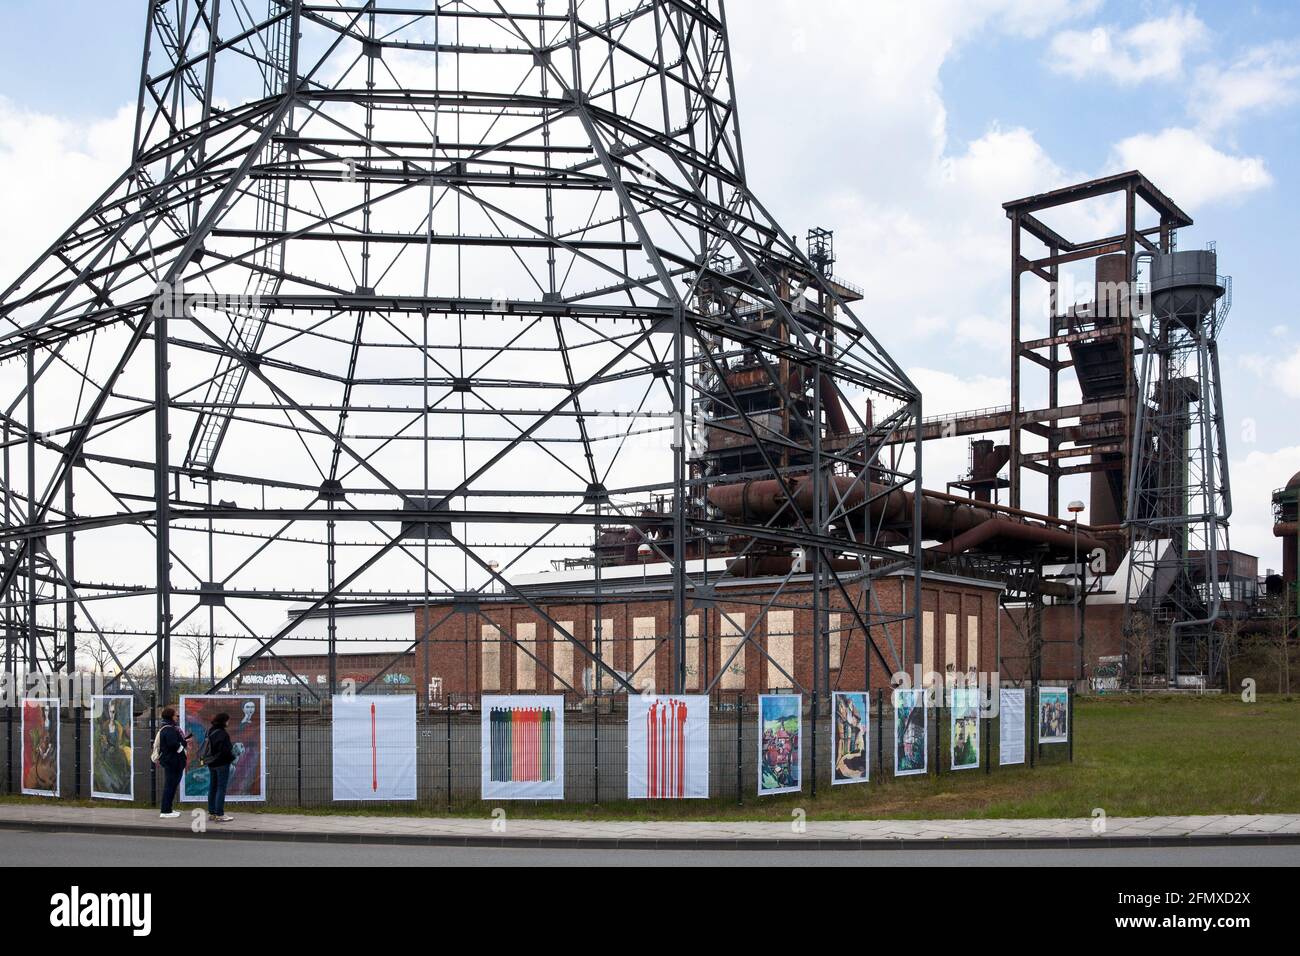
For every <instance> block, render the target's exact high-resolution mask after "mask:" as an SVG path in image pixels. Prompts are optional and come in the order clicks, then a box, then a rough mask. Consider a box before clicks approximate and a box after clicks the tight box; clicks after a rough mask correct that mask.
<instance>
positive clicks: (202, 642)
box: [172, 630, 212, 682]
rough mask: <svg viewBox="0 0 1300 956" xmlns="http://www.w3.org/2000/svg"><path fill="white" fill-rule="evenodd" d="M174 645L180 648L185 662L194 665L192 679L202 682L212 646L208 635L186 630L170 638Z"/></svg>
mask: <svg viewBox="0 0 1300 956" xmlns="http://www.w3.org/2000/svg"><path fill="white" fill-rule="evenodd" d="M172 641H173V642H174V644H175V645H176V646H177V647H179V648H180V651H181V654H182V655H184V658H185V660H187V661H189V663H191V664H193V665H194V679H195V680H197V681H200V682H202V680H203V675H204V674H205V673H207V667H208V661H209V660H210V659H211V653H212V645H211V643H210V641H209V638H208V635H206V634H200V633H199V632H198V631H195V630H187V631H184V632H182V633H179V634H174V635H173V636H172Z"/></svg>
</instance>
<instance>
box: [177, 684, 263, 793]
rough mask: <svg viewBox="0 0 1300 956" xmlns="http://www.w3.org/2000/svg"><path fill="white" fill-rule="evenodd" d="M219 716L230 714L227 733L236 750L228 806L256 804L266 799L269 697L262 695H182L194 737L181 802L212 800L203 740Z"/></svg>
mask: <svg viewBox="0 0 1300 956" xmlns="http://www.w3.org/2000/svg"><path fill="white" fill-rule="evenodd" d="M217 714H228V715H229V716H230V722H229V723H228V724H226V731H227V732H228V733H229V734H230V743H231V745H232V746H233V747H234V751H235V762H234V763H232V764H231V765H230V782H229V783H228V784H227V785H226V802H227V803H256V802H261V801H263V800H265V799H266V698H265V697H263V696H261V695H260V694H252V695H236V694H231V695H226V694H194V695H185V694H182V695H181V726H183V727H184V728H185V731H186V733H189V734H193V735H194V736H193V737H192V738H191V739H190V742H189V747H188V753H187V756H188V757H189V765H188V766H187V767H186V768H185V780H184V782H183V783H182V784H181V799H182V800H188V801H191V802H193V801H197V800H206V799H207V798H208V777H209V773H208V768H207V767H201V766H199V760H198V757H199V754H200V753H201V752H202V751H203V741H204V739H205V738H206V737H207V736H208V728H209V727H211V726H212V718H213V717H215V716H217Z"/></svg>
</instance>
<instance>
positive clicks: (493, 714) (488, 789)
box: [480, 694, 564, 800]
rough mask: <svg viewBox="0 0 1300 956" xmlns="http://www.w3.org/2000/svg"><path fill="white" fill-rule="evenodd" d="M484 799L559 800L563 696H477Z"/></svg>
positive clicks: (562, 741) (562, 765)
mask: <svg viewBox="0 0 1300 956" xmlns="http://www.w3.org/2000/svg"><path fill="white" fill-rule="evenodd" d="M480 748H481V751H482V771H481V792H482V794H483V799H484V800H563V799H564V698H563V697H562V696H558V695H557V696H547V697H525V696H518V695H516V696H509V697H506V696H494V695H491V694H486V695H484V697H483V723H482V740H481V742H480Z"/></svg>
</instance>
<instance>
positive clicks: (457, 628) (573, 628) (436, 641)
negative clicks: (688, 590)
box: [414, 566, 1001, 696]
mask: <svg viewBox="0 0 1300 956" xmlns="http://www.w3.org/2000/svg"><path fill="white" fill-rule="evenodd" d="M630 570H632V571H633V572H634V573H635V575H636V576H635V578H631V577H628V578H623V579H619V578H615V579H614V580H613V581H611V582H610V584H609V591H608V597H607V598H606V599H605V601H604V602H603V603H602V604H601V605H600V606H601V607H602V612H601V618H602V624H601V628H600V634H599V642H600V646H599V652H600V654H601V657H602V659H603V660H605V662H606V663H607V664H608V665H609V666H610V667H612V668H613V669H614V670H616V671H618V672H619V673H620V674H622V675H624V677H625V678H626V679H627V680H628V682H629V683H630V684H632V686H634V687H636V688H638V689H653V690H655V691H658V692H666V691H669V690H670V689H671V687H672V683H671V680H672V650H671V644H670V642H669V641H668V639H667V637H668V634H669V633H670V630H669V621H670V618H671V614H672V596H671V595H672V592H671V578H670V576H669V575H668V574H667V572H666V570H665V571H664V572H663V573H662V574H659V575H656V574H655V573H654V569H653V567H643V566H642V567H636V568H633V569H630ZM566 574H567V575H568V578H566ZM590 574H591V572H590V571H583V572H579V573H578V574H574V573H572V572H554V573H549V574H543V575H533V576H531V577H530V578H529V579H528V580H527V581H523V582H520V583H519V585H518V586H519V588H520V590H521V591H522V592H523V593H524V594H528V593H529V592H530V590H532V591H538V592H540V591H541V590H543V589H545V593H546V597H545V598H544V599H543V598H542V597H540V596H539V597H538V599H537V601H536V602H535V603H536V604H537V606H538V607H539V608H540V609H541V610H543V611H544V612H545V613H546V614H547V615H549V617H550V618H551V619H552V620H554V621H555V622H556V623H558V624H559V625H560V626H561V627H563V628H564V629H566V630H568V631H569V632H570V633H571V634H573V635H574V636H575V637H576V638H577V639H578V640H580V641H581V643H582V646H583V647H584V648H586V649H587V650H589V651H595V650H596V646H597V644H596V642H597V635H596V613H595V605H594V604H593V603H591V602H590V601H589V599H587V598H581V599H580V598H576V597H575V599H574V600H573V601H567V600H565V599H563V597H561V596H558V595H557V592H559V591H562V590H563V588H564V586H565V585H570V584H571V585H572V586H573V587H574V589H575V590H579V589H586V590H587V591H588V593H589V592H590V588H591V582H590ZM781 580H783V579H758V578H755V579H745V578H741V579H730V578H728V579H725V580H717V581H715V582H713V586H714V588H715V595H716V600H715V601H714V602H713V603H712V605H711V606H709V607H692V608H691V609H690V610H689V611H688V614H687V620H686V629H687V639H686V675H687V677H686V688H685V689H686V690H687V691H688V692H703V691H704V690H706V689H709V688H712V689H713V690H715V691H720V692H722V693H743V694H745V695H749V696H752V695H756V694H759V693H765V692H768V691H777V690H787V689H800V688H804V689H806V688H810V687H811V686H812V683H813V680H812V677H813V666H814V665H813V642H812V640H811V633H812V620H813V612H812V607H811V605H812V600H811V598H812V590H811V586H810V585H811V578H810V576H808V575H795V576H793V577H792V578H791V579H790V580H789V582H788V583H787V584H786V585H785V587H784V588H780V591H779V594H778V593H777V590H778V588H779V587H780V582H781ZM846 585H847V590H848V592H849V593H850V594H851V595H855V598H856V597H857V596H856V592H855V588H854V585H853V584H852V582H851V579H850V580H848V581H846ZM912 585H913V579H912V577H911V575H910V574H898V575H895V576H892V577H889V578H886V579H883V580H879V581H878V582H877V584H876V589H875V600H876V601H877V602H878V607H877V609H876V610H877V613H881V612H883V613H886V614H888V613H891V612H898V611H901V610H906V609H908V608H909V605H910V603H911V601H912V599H913V598H912V595H913V587H912ZM1000 591H1001V585H999V584H996V583H993V582H989V581H983V580H975V579H970V578H961V577H954V576H948V575H939V574H934V575H926V576H925V577H924V578H923V581H922V595H923V598H922V622H923V624H922V635H921V636H922V641H921V655H920V656H921V664H922V666H923V668H924V671H925V672H931V671H937V672H939V673H942V672H943V671H944V670H945V669H947V668H950V667H951V668H954V669H957V670H961V671H967V670H976V671H980V672H985V673H988V672H992V671H994V670H995V669H996V668H997V666H998V663H997V662H998V653H999V646H998V624H999V615H998V597H999V594H1000ZM774 595H775V596H774ZM857 599H860V598H857ZM827 601H828V619H829V621H828V624H829V631H830V634H829V658H830V659H829V661H828V662H827V663H828V664H829V673H830V686H831V688H832V689H843V690H861V689H863V688H866V687H870V688H872V689H878V688H886V687H888V686H889V684H890V677H891V675H892V674H893V673H895V672H896V671H898V670H902V669H906V670H908V671H909V672H910V671H913V670H914V669H915V666H916V664H917V660H916V656H917V655H916V654H915V651H914V648H915V634H914V633H912V629H911V627H910V626H909V624H908V623H898V624H894V625H890V626H880V627H878V628H877V630H878V632H879V633H877V634H876V635H875V637H876V640H875V644H876V646H877V647H878V648H879V651H880V653H879V655H877V653H876V652H875V651H872V650H870V649H869V645H868V643H867V642H866V641H865V640H864V639H863V632H862V628H861V627H860V626H859V625H858V624H857V621H856V619H855V616H854V614H853V611H852V610H851V609H850V607H849V605H848V603H847V601H846V600H845V598H844V596H843V595H842V594H839V593H837V592H835V591H832V592H830V593H829V594H828V596H827ZM909 623H910V622H909ZM414 624H415V635H414V636H415V639H416V640H417V641H419V640H420V639H421V638H422V637H423V636H424V634H425V633H426V632H427V634H428V637H429V643H428V646H427V651H426V649H425V648H421V649H419V650H417V652H416V655H415V667H416V672H417V675H418V679H419V683H420V684H421V686H425V687H428V686H431V685H432V686H433V687H440V688H442V690H443V691H444V692H446V693H450V694H453V695H455V694H464V693H470V694H475V693H566V694H572V695H575V696H588V695H589V694H590V692H591V690H592V689H593V688H594V687H595V686H596V685H595V682H594V676H593V674H592V673H591V664H590V660H589V658H588V656H587V655H586V654H585V653H583V651H582V650H579V649H578V648H576V647H574V645H573V642H571V641H568V640H566V639H564V638H562V637H557V636H556V634H555V632H554V631H555V629H554V628H553V627H552V625H550V624H549V623H548V622H547V621H546V619H545V618H544V617H542V615H540V614H538V613H537V611H535V610H534V609H533V608H531V607H529V606H528V604H527V603H526V602H523V601H517V600H499V601H498V600H489V599H485V600H483V601H482V602H481V603H479V604H477V605H476V606H473V607H468V606H465V605H463V604H462V605H459V606H450V607H447V606H432V607H428V608H418V609H416V612H415V615H414ZM751 630H752V634H751V638H750V640H748V641H746V640H744V635H745V634H746V632H747V631H751ZM426 655H427V668H426ZM869 657H870V658H871V663H870V676H869V680H868V676H867V666H868V665H867V661H868V658H869ZM882 657H883V660H882ZM719 675H720V676H719ZM613 686H614V681H613V680H612V678H609V677H608V676H605V678H604V683H603V685H602V689H603V690H606V691H608V690H612V688H613Z"/></svg>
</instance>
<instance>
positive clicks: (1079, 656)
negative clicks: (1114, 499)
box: [1066, 500, 1084, 681]
mask: <svg viewBox="0 0 1300 956" xmlns="http://www.w3.org/2000/svg"><path fill="white" fill-rule="evenodd" d="M1066 507H1067V508H1068V509H1069V511H1070V514H1071V515H1072V516H1073V517H1074V522H1073V525H1072V529H1071V530H1072V531H1073V532H1074V574H1075V579H1074V582H1075V583H1074V643H1075V651H1074V654H1075V680H1078V681H1082V680H1083V619H1082V617H1081V615H1080V613H1079V612H1080V605H1081V602H1082V601H1083V569H1082V568H1080V567H1079V515H1080V514H1081V513H1082V512H1083V507H1084V505H1083V502H1082V501H1077V500H1076V501H1071V502H1070V503H1069V505H1067V506H1066Z"/></svg>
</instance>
